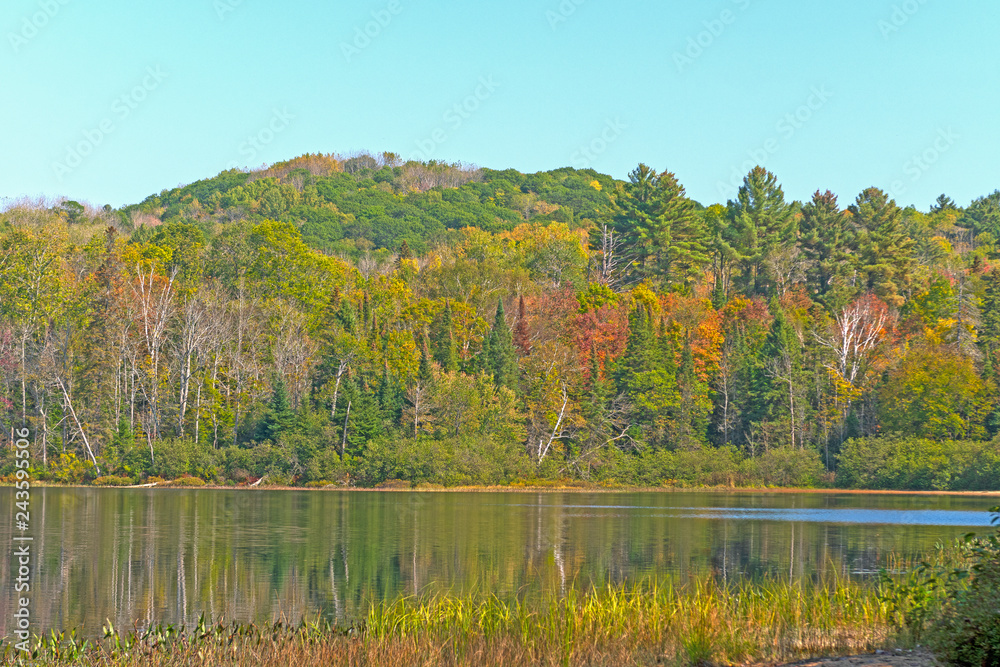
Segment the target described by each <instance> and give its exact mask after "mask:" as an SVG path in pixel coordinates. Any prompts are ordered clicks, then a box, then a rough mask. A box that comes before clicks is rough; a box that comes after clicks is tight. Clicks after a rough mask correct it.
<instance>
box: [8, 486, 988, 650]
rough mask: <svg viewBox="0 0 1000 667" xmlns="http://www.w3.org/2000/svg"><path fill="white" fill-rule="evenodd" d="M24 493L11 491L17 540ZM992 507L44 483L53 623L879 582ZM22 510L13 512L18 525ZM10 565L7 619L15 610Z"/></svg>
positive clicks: (38, 560) (942, 502)
mask: <svg viewBox="0 0 1000 667" xmlns="http://www.w3.org/2000/svg"><path fill="white" fill-rule="evenodd" d="M13 502H14V494H13V489H0V508H8V510H9V511H7V512H3V513H2V516H4V517H6V519H5V520H3V523H2V525H0V540H3V543H4V544H7V545H11V544H13V542H12V541H11V538H12V537H13V535H12V533H11V526H12V524H13V512H14V506H13ZM994 503H995V501H994V502H993V503H991V502H990V499H982V498H968V497H954V496H852V495H844V494H810V495H801V496H800V495H787V494H746V493H732V494H714V493H663V494H652V493H647V494H494V493H423V494H416V493H371V492H268V491H260V492H255V491H217V490H181V489H176V490H167V489H162V490H151V489H150V490H115V489H38V490H36V491H35V492H34V495H33V512H32V513H33V515H34V516H33V518H34V519H35V525H36V526H37V527H39V528H41V530H36V534H35V543H34V544H35V558H34V562H33V567H34V571H33V572H32V575H31V577H32V608H33V619H34V621H35V623H36V624H38V625H37V626H36V627H37V628H38V629H41V628H66V627H83V628H84V629H85V630H86V631H88V632H90V633H95V634H96V633H98V632H99V631H100V628H101V625H102V623H103V622H104V621H105V619H111V620H113V621H115V622H116V624H118V625H119V626H122V627H125V626H130V625H132V624H133V623H137V624H139V625H146V624H150V623H157V622H168V623H186V624H189V625H190V624H193V623H194V622H196V621H197V618H198V616H199V615H200V614H202V613H205V614H207V615H208V616H210V617H212V618H215V619H219V618H224V619H238V620H243V621H249V620H256V621H262V620H267V619H280V618H285V619H289V620H298V619H300V618H301V617H303V616H310V617H315V616H317V615H323V616H326V617H330V618H335V619H339V620H345V621H350V620H352V619H357V618H359V616H360V615H361V614H363V612H364V610H365V608H366V605H367V602H368V601H369V600H371V599H373V598H381V597H391V596H395V595H398V594H400V593H404V594H413V593H421V592H427V591H438V590H470V589H478V590H483V591H489V592H496V593H498V594H501V595H503V594H508V593H519V594H522V595H531V594H534V593H537V592H557V593H565V592H566V591H567V590H569V589H570V588H571V587H586V586H591V585H595V584H596V585H603V584H604V583H605V582H611V583H621V582H625V581H628V580H634V579H638V578H642V577H647V576H657V575H661V576H662V575H664V574H668V573H669V574H672V575H676V576H679V577H682V578H683V577H690V576H705V575H707V574H711V575H713V576H716V577H719V578H721V579H723V580H731V579H734V578H740V577H754V576H762V575H768V576H776V577H782V578H784V577H787V578H789V579H792V580H794V579H796V578H803V579H806V578H819V577H823V576H828V575H830V574H834V573H836V574H838V575H840V576H848V577H850V576H870V574H871V573H872V572H874V571H876V570H877V568H878V567H879V565H881V564H884V563H885V562H886V558H887V556H888V555H889V554H890V553H892V552H895V553H897V554H902V555H911V556H917V555H920V554H923V553H926V552H928V551H930V550H931V549H932V548H933V546H934V544H935V543H936V542H939V541H948V540H951V539H953V538H955V537H958V536H960V535H962V534H964V533H966V532H968V531H969V530H972V529H981V530H982V529H984V528H983V527H984V526H988V525H989V515H988V514H987V513H986V512H985V507H988V506H989V505H990V504H994ZM8 515H9V516H8ZM11 556H12V547H10V546H8V549H7V557H6V558H4V560H3V564H2V565H0V590H2V591H3V592H2V594H0V623H2V627H3V628H4V632H9V630H10V629H9V624H10V623H9V619H10V615H9V614H11V613H12V612H13V608H12V607H13V601H14V599H13V585H12V582H11V570H10V562H11Z"/></svg>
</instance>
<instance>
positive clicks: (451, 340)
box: [431, 301, 458, 373]
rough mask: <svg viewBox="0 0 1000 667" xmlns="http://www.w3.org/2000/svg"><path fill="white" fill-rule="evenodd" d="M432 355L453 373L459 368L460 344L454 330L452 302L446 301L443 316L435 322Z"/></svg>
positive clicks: (443, 369) (445, 369)
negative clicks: (456, 340) (456, 339)
mask: <svg viewBox="0 0 1000 667" xmlns="http://www.w3.org/2000/svg"><path fill="white" fill-rule="evenodd" d="M431 347H432V352H433V354H432V356H433V358H434V361H436V362H437V363H438V365H439V366H441V370H442V371H444V372H446V373H452V372H454V371H457V370H458V344H457V343H456V342H455V333H454V331H452V313H451V302H449V301H445V304H444V311H443V312H442V313H441V318H440V319H439V320H438V321H437V322H436V323H435V327H434V332H433V337H432V339H431Z"/></svg>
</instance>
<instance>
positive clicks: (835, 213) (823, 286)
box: [799, 190, 856, 308]
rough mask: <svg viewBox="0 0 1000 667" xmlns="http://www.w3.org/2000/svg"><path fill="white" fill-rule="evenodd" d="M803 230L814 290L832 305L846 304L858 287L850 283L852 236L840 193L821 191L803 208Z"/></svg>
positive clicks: (809, 279) (809, 278)
mask: <svg viewBox="0 0 1000 667" xmlns="http://www.w3.org/2000/svg"><path fill="white" fill-rule="evenodd" d="M799 230H800V237H799V245H800V246H801V248H802V253H803V255H804V259H805V261H806V262H807V268H806V283H807V285H808V286H809V289H810V292H811V293H812V294H813V295H815V296H816V297H818V298H819V299H820V300H821V301H823V302H824V304H826V305H827V306H829V307H833V308H835V307H837V306H841V305H843V304H844V303H846V301H847V300H848V299H849V297H850V296H851V295H853V292H855V291H856V290H855V289H854V288H852V287H851V285H850V283H851V263H850V255H851V242H852V235H851V234H850V229H849V225H848V218H847V216H846V215H845V213H844V211H842V210H841V209H840V206H838V205H837V195H835V194H833V193H832V192H830V191H829V190H827V191H826V192H824V193H820V192H819V191H818V190H817V191H816V193H815V194H813V197H812V201H810V202H809V203H807V204H806V205H805V206H803V207H802V219H801V221H800V222H799Z"/></svg>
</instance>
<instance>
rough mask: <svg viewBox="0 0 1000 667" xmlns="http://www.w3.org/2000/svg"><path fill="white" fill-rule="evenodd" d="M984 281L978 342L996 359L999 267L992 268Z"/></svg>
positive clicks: (999, 321) (999, 340) (999, 330)
mask: <svg viewBox="0 0 1000 667" xmlns="http://www.w3.org/2000/svg"><path fill="white" fill-rule="evenodd" d="M985 282H986V289H985V290H984V291H983V305H982V325H981V326H980V328H979V332H978V333H979V336H978V342H979V346H980V348H981V349H982V350H983V352H985V353H986V354H987V355H989V357H990V358H991V359H996V356H997V349H998V348H1000V268H995V269H993V270H992V271H991V272H990V274H989V277H987V278H986V281H985Z"/></svg>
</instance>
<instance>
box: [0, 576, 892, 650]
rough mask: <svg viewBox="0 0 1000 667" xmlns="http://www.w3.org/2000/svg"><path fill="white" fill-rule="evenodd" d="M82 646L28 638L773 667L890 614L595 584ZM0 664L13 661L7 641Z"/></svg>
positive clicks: (874, 603) (885, 609) (837, 603)
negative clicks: (341, 623)
mask: <svg viewBox="0 0 1000 667" xmlns="http://www.w3.org/2000/svg"><path fill="white" fill-rule="evenodd" d="M106 634H107V636H106V637H105V638H104V639H103V640H100V641H96V642H81V641H80V640H79V639H77V638H76V637H66V636H63V637H56V638H51V637H50V638H47V639H45V640H38V641H36V651H35V655H34V661H35V664H48V665H70V664H73V665H77V664H79V665H109V666H121V667H125V666H129V667H131V666H133V665H135V666H138V665H164V666H166V665H208V664H211V665H234V666H236V665H240V666H242V665H248V666H249V665H275V666H277V665H281V666H283V667H284V666H286V665H424V664H427V665H430V664H433V665H481V664H493V665H525V664H539V665H615V666H616V667H621V666H623V665H657V664H666V665H713V664H720V665H725V664H747V663H754V662H757V663H771V664H773V663H776V662H781V661H789V660H796V659H801V658H805V657H810V656H817V655H836V654H850V653H858V652H865V651H871V650H874V649H876V648H880V647H885V646H887V645H888V642H890V641H891V640H892V638H893V618H892V609H891V608H890V605H888V604H887V603H886V602H885V601H883V600H882V599H880V597H879V591H878V588H877V587H876V586H871V585H866V584H862V583H856V582H851V581H834V582H831V583H829V584H826V585H813V584H808V585H799V584H794V583H793V584H789V583H784V582H779V581H765V582H758V583H740V584H732V585H728V586H720V585H717V584H716V583H715V582H713V581H712V580H702V581H698V582H694V583H691V584H689V585H685V586H677V585H674V584H673V583H671V582H669V581H664V582H651V583H645V584H637V585H632V586H608V587H606V588H604V589H601V590H596V591H592V592H589V593H577V592H572V591H571V592H570V593H569V594H567V595H566V596H564V597H561V598H539V599H526V600H520V599H517V598H511V599H504V598H499V597H496V596H494V595H483V594H476V593H473V594H467V595H437V596H432V597H423V598H400V599H396V600H393V601H388V602H378V603H374V604H372V605H371V606H370V608H369V611H368V614H367V617H366V618H365V619H364V620H363V621H362V622H360V623H358V624H356V625H355V626H353V627H350V628H337V627H331V626H329V625H327V624H325V623H303V624H301V625H298V626H287V625H280V624H276V625H262V626H261V625H253V624H242V625H241V624H230V625H223V624H217V625H208V624H205V623H201V624H199V626H198V627H196V628H194V629H187V630H178V629H175V628H172V627H167V628H163V627H159V628H154V629H152V630H149V631H147V632H145V633H143V634H141V635H136V634H135V633H131V634H128V635H122V634H119V633H118V632H117V631H115V630H113V629H108V630H107V632H106ZM0 655H2V657H3V661H4V662H5V663H11V662H14V661H15V660H16V655H15V652H14V651H13V648H12V647H11V646H10V645H9V644H5V645H4V646H3V650H2V651H0Z"/></svg>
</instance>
